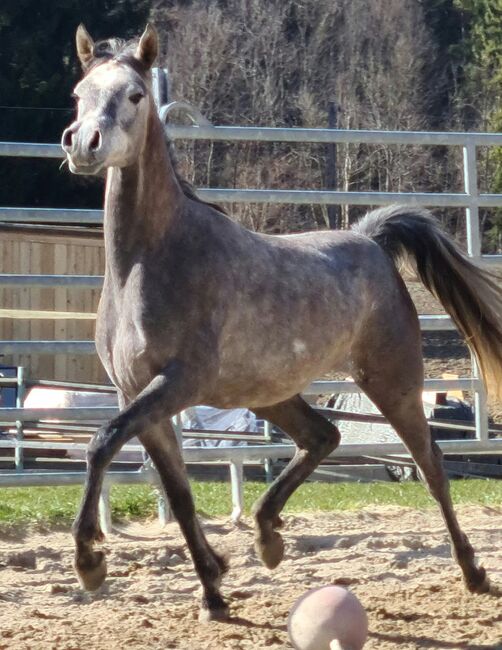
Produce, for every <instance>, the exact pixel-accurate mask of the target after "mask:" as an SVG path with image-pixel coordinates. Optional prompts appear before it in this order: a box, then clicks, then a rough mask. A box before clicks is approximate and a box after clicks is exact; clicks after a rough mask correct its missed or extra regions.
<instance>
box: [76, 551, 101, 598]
mask: <svg viewBox="0 0 502 650" xmlns="http://www.w3.org/2000/svg"><path fill="white" fill-rule="evenodd" d="M73 566H74V568H75V571H76V573H77V577H78V581H79V582H80V585H81V587H82V588H83V589H85V590H86V591H96V589H99V587H101V585H102V584H103V582H104V581H105V578H106V559H105V554H104V553H103V551H89V550H88V551H85V552H78V551H77V553H76V555H75V562H74V564H73Z"/></svg>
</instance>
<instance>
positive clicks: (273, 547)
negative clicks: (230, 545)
mask: <svg viewBox="0 0 502 650" xmlns="http://www.w3.org/2000/svg"><path fill="white" fill-rule="evenodd" d="M254 546H255V550H256V553H257V555H258V557H259V558H260V560H261V561H262V562H263V564H264V565H265V566H266V567H267V568H268V569H275V568H276V567H277V566H278V565H279V564H280V563H281V560H282V558H283V557H284V540H283V539H282V535H281V534H280V533H278V532H276V531H275V530H271V531H269V532H268V534H267V535H263V534H258V535H257V536H256V538H255V544H254Z"/></svg>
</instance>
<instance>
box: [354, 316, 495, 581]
mask: <svg viewBox="0 0 502 650" xmlns="http://www.w3.org/2000/svg"><path fill="white" fill-rule="evenodd" d="M400 311H401V313H402V312H403V311H404V312H406V310H405V309H401V310H400ZM398 314H399V312H398ZM398 314H396V313H394V314H393V315H394V316H396V318H395V319H392V320H389V323H387V324H386V325H385V326H383V324H382V323H379V324H378V326H376V327H375V326H374V327H372V328H368V329H366V330H365V331H366V334H367V335H369V338H371V340H372V345H371V346H368V345H366V346H360V348H359V350H360V352H359V353H358V354H357V355H356V359H355V361H356V365H357V367H358V374H357V376H356V377H355V379H356V381H357V383H358V385H359V386H360V388H361V389H362V390H363V391H364V392H365V393H366V394H367V395H368V397H369V398H370V399H371V400H372V401H373V402H374V404H375V405H376V406H377V407H378V408H379V409H380V411H381V412H382V414H383V415H384V416H385V417H386V418H387V419H388V421H389V422H390V424H391V425H392V426H393V427H394V429H395V430H396V432H397V433H398V435H399V436H400V438H401V439H402V441H403V442H404V444H405V445H406V447H407V448H408V450H409V451H410V454H411V455H412V457H413V460H414V461H415V463H416V465H417V466H418V468H419V473H420V476H421V478H422V480H423V481H424V482H425V483H426V485H427V487H428V489H429V491H430V493H431V495H432V496H433V497H434V499H435V500H436V501H437V503H438V505H439V507H440V510H441V514H442V516H443V519H444V521H445V524H446V526H447V529H448V533H449V536H450V541H451V545H452V553H453V556H454V558H455V559H456V561H457V562H458V564H459V565H460V568H461V570H462V573H463V577H464V582H465V584H466V587H467V588H468V589H469V591H471V592H477V593H483V592H485V591H487V590H488V589H489V582H488V579H487V578H486V573H485V570H484V569H483V568H482V567H478V566H477V565H476V561H475V556H474V550H473V548H472V546H471V545H470V543H469V540H468V539H467V536H466V535H465V534H464V533H463V532H462V530H461V528H460V526H459V523H458V521H457V517H456V515H455V512H454V509H453V504H452V501H451V498H450V492H449V485H448V479H447V477H446V474H445V472H444V469H443V464H442V453H441V450H440V448H439V446H438V445H437V444H436V443H435V442H434V441H433V440H432V438H431V432H430V429H429V425H428V424H427V420H426V417H425V413H424V409H423V403H422V391H423V361H422V354H421V346H420V343H421V341H420V331H419V326H418V319H417V318H416V316H414V317H413V318H411V319H399V315H398ZM410 316H411V312H410ZM406 322H407V324H406ZM370 332H371V334H370Z"/></svg>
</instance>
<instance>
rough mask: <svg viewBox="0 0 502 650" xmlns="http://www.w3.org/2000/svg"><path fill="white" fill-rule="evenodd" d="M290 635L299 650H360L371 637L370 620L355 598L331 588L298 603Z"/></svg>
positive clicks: (314, 592) (321, 590)
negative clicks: (367, 638)
mask: <svg viewBox="0 0 502 650" xmlns="http://www.w3.org/2000/svg"><path fill="white" fill-rule="evenodd" d="M288 632H289V638H290V639H291V642H292V643H293V646H294V647H295V648H296V650H335V648H337V649H338V648H340V650H342V649H343V650H360V649H361V648H362V647H363V645H364V643H365V641H366V637H367V635H368V617H367V615H366V611H365V610H364V607H363V606H362V605H361V603H360V602H359V601H358V599H357V598H356V596H354V594H351V593H350V591H347V590H346V589H343V588H342V587H337V586H336V585H329V586H327V587H319V588H317V589H312V590H311V591H308V592H307V593H306V594H304V595H303V596H301V597H300V598H299V599H298V600H297V601H296V603H295V604H294V605H293V608H292V609H291V612H290V614H289V618H288Z"/></svg>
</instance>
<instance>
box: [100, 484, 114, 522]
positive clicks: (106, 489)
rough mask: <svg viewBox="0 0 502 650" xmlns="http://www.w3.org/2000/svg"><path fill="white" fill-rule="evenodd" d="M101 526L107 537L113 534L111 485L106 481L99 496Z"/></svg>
mask: <svg viewBox="0 0 502 650" xmlns="http://www.w3.org/2000/svg"><path fill="white" fill-rule="evenodd" d="M98 507H99V524H100V526H101V530H102V531H103V533H104V534H105V535H110V534H111V533H112V509H111V505H110V483H109V482H108V481H107V480H106V479H105V480H104V482H103V487H102V488H101V494H100V495H99V506H98Z"/></svg>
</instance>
